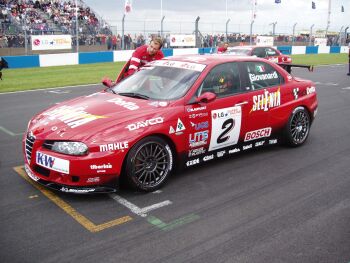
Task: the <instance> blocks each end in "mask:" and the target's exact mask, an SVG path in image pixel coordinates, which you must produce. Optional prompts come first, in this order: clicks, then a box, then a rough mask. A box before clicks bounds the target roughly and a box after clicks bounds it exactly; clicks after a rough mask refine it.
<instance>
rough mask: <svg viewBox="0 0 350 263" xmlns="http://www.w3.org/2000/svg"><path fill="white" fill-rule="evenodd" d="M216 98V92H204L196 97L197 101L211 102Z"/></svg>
mask: <svg viewBox="0 0 350 263" xmlns="http://www.w3.org/2000/svg"><path fill="white" fill-rule="evenodd" d="M215 99H216V94H215V93H213V92H204V93H203V94H202V95H200V96H199V97H198V98H196V100H195V102H196V103H209V102H212V101H214V100H215Z"/></svg>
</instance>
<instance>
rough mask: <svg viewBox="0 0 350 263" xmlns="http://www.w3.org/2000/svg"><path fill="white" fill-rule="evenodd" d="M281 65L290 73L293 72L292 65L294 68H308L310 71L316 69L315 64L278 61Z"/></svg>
mask: <svg viewBox="0 0 350 263" xmlns="http://www.w3.org/2000/svg"><path fill="white" fill-rule="evenodd" d="M277 65H279V66H280V67H282V68H283V69H284V70H285V71H287V72H288V73H289V74H290V73H291V72H292V67H294V68H307V69H308V70H309V71H310V72H313V71H314V66H313V65H300V64H289V63H277Z"/></svg>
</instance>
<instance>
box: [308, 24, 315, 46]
mask: <svg viewBox="0 0 350 263" xmlns="http://www.w3.org/2000/svg"><path fill="white" fill-rule="evenodd" d="M314 25H315V24H312V26H311V27H310V36H309V46H311V38H312V28H313V27H314Z"/></svg>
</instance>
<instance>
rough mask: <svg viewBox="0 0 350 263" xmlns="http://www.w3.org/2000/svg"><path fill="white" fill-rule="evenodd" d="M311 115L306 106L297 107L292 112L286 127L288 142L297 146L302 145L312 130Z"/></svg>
mask: <svg viewBox="0 0 350 263" xmlns="http://www.w3.org/2000/svg"><path fill="white" fill-rule="evenodd" d="M310 124H311V123H310V116H309V113H308V112H307V110H306V109H305V108H304V107H297V108H295V109H294V111H293V112H292V114H291V116H290V118H289V121H288V123H287V126H286V128H285V137H286V143H287V144H288V145H289V146H292V147H297V146H300V145H302V144H303V143H304V142H305V141H306V139H307V137H308V135H309V131H310Z"/></svg>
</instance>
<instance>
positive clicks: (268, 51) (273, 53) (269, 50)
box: [266, 47, 278, 56]
mask: <svg viewBox="0 0 350 263" xmlns="http://www.w3.org/2000/svg"><path fill="white" fill-rule="evenodd" d="M266 55H267V56H277V55H278V54H277V52H276V50H274V49H272V48H269V47H268V48H266Z"/></svg>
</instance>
